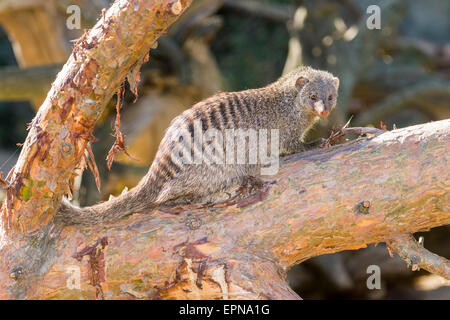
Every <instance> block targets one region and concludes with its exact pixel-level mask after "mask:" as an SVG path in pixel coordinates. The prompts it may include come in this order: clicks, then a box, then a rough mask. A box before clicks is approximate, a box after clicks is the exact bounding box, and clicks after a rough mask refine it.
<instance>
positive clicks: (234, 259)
mask: <svg viewBox="0 0 450 320" xmlns="http://www.w3.org/2000/svg"><path fill="white" fill-rule="evenodd" d="M449 138H450V120H443V121H439V122H432V123H428V124H424V125H418V126H414V127H408V128H404V129H399V130H394V131H390V132H386V133H384V134H382V135H379V136H377V137H375V138H371V139H368V138H362V139H359V140H357V141H352V142H348V143H346V144H343V145H340V146H335V147H331V148H327V149H324V150H313V151H310V152H306V153H302V154H296V155H292V156H290V157H288V158H285V159H283V163H282V165H281V167H280V171H279V173H278V174H277V175H276V176H274V177H273V178H271V179H267V180H266V181H265V182H266V185H265V187H264V188H263V190H260V191H258V192H257V193H256V194H253V195H251V196H250V197H249V198H244V199H241V200H238V201H237V202H236V203H234V204H232V205H228V206H216V207H205V206H198V205H197V206H194V205H192V206H189V207H184V208H178V209H172V210H171V212H164V211H156V212H154V213H152V214H136V215H133V216H131V217H129V218H127V219H124V220H122V221H120V222H117V223H114V224H110V225H101V226H100V225H99V226H93V227H84V228H79V227H66V228H61V227H60V226H57V225H56V226H51V227H50V228H51V229H52V232H50V234H51V235H52V236H50V237H49V239H50V240H47V241H46V242H44V241H39V240H40V239H37V240H36V243H37V246H38V247H40V248H41V250H43V248H45V251H46V252H47V256H51V259H49V258H48V257H47V258H46V260H45V261H46V263H45V264H44V265H45V266H46V267H47V269H46V272H41V273H40V274H41V276H40V278H39V285H38V286H32V287H31V288H30V289H32V290H29V291H28V292H29V293H28V295H27V296H26V297H28V298H40V299H90V298H105V299H113V298H115V299H143V298H162V299H180V298H185V299H227V298H235V299H264V298H271V299H296V298H299V297H298V296H297V295H296V294H295V293H294V292H293V291H292V290H291V289H290V288H289V286H288V285H287V283H286V282H285V271H286V270H287V269H288V268H289V267H291V266H292V265H294V264H296V263H299V262H302V261H304V260H306V259H308V258H311V257H313V256H317V255H321V254H326V253H332V252H336V251H340V250H349V249H358V248H362V247H365V246H366V245H367V244H369V243H375V242H380V241H386V240H389V239H392V238H395V237H396V236H398V235H401V234H406V233H413V232H416V231H420V230H428V229H430V228H432V227H436V226H440V225H446V224H449V223H450V212H449V211H450V210H449V209H450V208H449V203H450V201H449V200H450V199H449V192H448V191H449V180H450V179H449V171H448V162H449V158H450V153H449V149H450V144H449V141H450V139H449ZM6 265H7V266H8V269H6V270H5V269H4V270H3V271H2V273H1V274H0V288H1V289H0V294H1V297H2V298H8V297H11V296H12V292H14V290H12V289H11V288H14V286H15V285H17V283H21V281H23V283H26V282H27V281H28V280H27V279H28V278H27V277H28V275H27V273H26V270H24V268H22V269H21V266H18V265H14V264H12V263H7V264H6ZM7 270H9V272H10V273H11V272H12V271H13V272H12V276H11V277H8V276H7V275H5V273H6V272H7ZM73 270H79V272H80V275H81V281H80V287H79V288H75V289H74V288H73V287H72V289H70V286H68V282H69V281H70V279H71V277H72V276H71V272H72V271H73ZM47 271H48V272H47ZM77 272H78V271H77ZM72 274H73V273H72ZM35 276H36V274H35Z"/></svg>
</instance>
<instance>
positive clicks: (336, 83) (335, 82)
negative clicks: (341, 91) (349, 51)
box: [333, 77, 339, 90]
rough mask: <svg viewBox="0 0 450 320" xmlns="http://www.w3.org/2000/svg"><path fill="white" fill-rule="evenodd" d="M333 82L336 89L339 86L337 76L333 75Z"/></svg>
mask: <svg viewBox="0 0 450 320" xmlns="http://www.w3.org/2000/svg"><path fill="white" fill-rule="evenodd" d="M333 84H334V87H335V88H336V90H337V89H338V88H339V78H337V77H334V78H333Z"/></svg>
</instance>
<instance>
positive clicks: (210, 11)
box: [0, 0, 450, 299]
mask: <svg viewBox="0 0 450 320" xmlns="http://www.w3.org/2000/svg"><path fill="white" fill-rule="evenodd" d="M110 2H111V1H108V0H0V171H1V172H3V173H4V176H5V175H7V173H8V172H9V171H10V170H11V168H12V167H13V166H14V164H15V162H16V160H17V158H18V155H19V153H20V146H18V145H17V144H18V143H22V142H23V141H24V140H25V137H26V135H27V131H26V128H27V124H28V123H29V122H30V121H31V119H32V118H33V116H34V114H35V112H36V110H37V108H39V106H40V105H41V103H42V102H43V101H44V99H45V97H46V94H47V92H48V90H49V88H50V86H51V83H52V82H53V81H54V79H55V77H56V75H57V73H58V72H59V70H60V69H61V67H62V64H64V62H65V61H66V60H67V58H68V56H69V54H70V53H71V50H72V47H73V40H75V39H77V38H79V37H80V36H81V35H82V34H83V31H84V29H89V28H90V27H92V26H93V25H94V24H95V22H96V21H97V20H98V18H99V17H100V16H101V10H102V9H103V8H107V7H108V6H109V4H110ZM372 4H376V5H378V6H379V8H380V18H381V21H380V22H381V24H380V26H381V28H380V29H369V28H368V27H367V21H368V19H369V20H370V19H371V18H370V17H371V16H372V15H373V14H374V12H373V11H370V12H369V13H368V12H367V8H368V7H369V6H370V5H372ZM70 5H77V6H78V8H80V10H79V13H80V28H75V29H72V27H73V24H74V23H75V24H76V22H77V21H76V20H73V19H76V18H74V16H73V14H74V13H75V14H76V10H75V11H73V10H70V9H69V11H68V9H67V8H68V7H69V6H70ZM72 8H73V7H72ZM372 19H373V18H372ZM371 21H372V22H373V20H371ZM298 65H311V66H313V67H315V68H320V69H326V70H329V71H331V72H332V73H334V74H335V75H337V76H338V77H339V78H340V79H341V81H340V90H339V100H338V108H336V110H335V111H334V112H333V114H332V116H331V117H330V119H327V120H325V121H323V122H321V123H320V125H319V126H317V127H316V128H315V129H314V130H313V132H312V133H311V139H314V138H316V137H318V136H326V135H327V134H329V131H330V129H331V128H332V126H342V125H343V124H344V123H345V122H347V120H348V119H349V118H350V117H351V116H353V119H352V121H351V126H362V125H371V126H376V127H380V126H384V125H385V126H386V127H387V129H389V130H390V129H392V128H393V127H397V128H400V127H405V126H409V125H414V124H419V123H424V122H428V121H433V120H440V119H447V118H450V1H442V0H416V1H400V0H397V1H395V0H391V1H373V0H372V1H366V0H334V1H333V0H330V1H323V0H304V1H301V0H195V1H194V3H193V5H192V6H191V7H190V8H189V9H188V11H186V12H185V13H184V14H183V15H182V16H181V17H180V19H179V20H178V21H177V22H176V23H175V24H174V25H172V26H171V28H170V29H169V32H168V33H167V34H166V35H164V36H163V37H161V38H160V39H159V41H158V46H157V47H156V48H154V49H152V50H151V52H150V60H149V62H148V63H146V64H144V65H143V68H142V75H141V79H142V80H141V82H140V84H139V99H138V100H137V101H136V102H134V99H135V97H134V95H133V93H132V92H131V91H130V90H129V89H127V91H126V93H125V103H124V107H123V109H122V121H121V130H122V132H123V133H124V134H125V141H126V144H127V146H128V150H129V153H130V154H131V155H132V156H134V157H135V158H138V159H139V161H135V160H133V159H130V158H128V157H126V156H123V155H121V156H120V157H119V159H118V161H117V162H115V163H114V164H113V167H112V169H111V171H108V170H107V168H106V161H105V158H106V154H107V153H108V151H109V149H110V148H111V146H112V144H113V143H114V137H113V136H112V133H113V123H114V119H115V103H116V98H115V97H114V98H113V99H112V100H111V101H110V102H109V104H108V108H107V111H106V112H105V113H104V115H103V116H102V119H101V120H100V121H99V123H98V126H97V129H96V130H95V133H94V135H95V137H96V138H97V139H98V141H97V142H95V143H93V144H92V148H93V151H94V154H95V157H96V160H97V165H98V167H99V171H100V176H101V181H102V189H101V192H100V193H99V192H98V191H97V188H96V185H95V181H94V178H93V175H92V173H91V172H89V171H88V170H85V172H84V173H83V175H82V176H80V177H79V178H77V180H76V183H75V189H76V190H75V193H74V201H75V202H76V203H78V204H80V205H82V206H85V205H89V204H93V203H95V202H97V201H99V200H106V199H108V197H109V195H110V194H113V195H116V194H118V193H120V192H121V191H122V190H123V188H124V187H128V188H131V187H133V186H134V185H135V184H136V183H137V182H138V181H139V180H140V178H141V177H142V176H143V175H144V174H145V173H146V172H147V170H148V167H149V165H150V164H151V162H152V159H153V156H154V154H155V152H156V150H157V147H158V145H159V142H160V140H161V138H162V136H163V134H164V130H165V129H166V128H167V126H168V125H169V123H170V121H171V120H172V118H173V117H175V116H176V115H178V114H179V113H181V112H182V111H183V110H184V109H187V108H189V107H190V106H192V105H193V104H194V103H195V102H197V101H200V100H202V99H204V98H206V97H208V96H210V95H212V94H214V93H215V92H217V91H235V90H243V89H247V88H255V87H260V86H264V85H265V84H267V83H269V82H272V81H274V80H276V79H277V78H278V77H279V76H280V75H282V74H283V73H285V72H288V71H290V70H291V69H293V68H295V67H296V66H298ZM381 122H382V123H383V124H381ZM407 169H408V168H405V170H407ZM2 192H3V190H0V202H1V201H3V199H4V194H3V193H2ZM449 229H450V227H449V226H445V227H440V228H435V229H433V230H431V231H430V232H426V233H422V234H420V235H422V236H424V237H425V247H426V248H427V249H429V250H431V251H433V252H435V253H437V254H439V255H442V256H444V257H446V258H450V232H449V231H450V230H449ZM417 236H419V234H418V235H417ZM370 265H378V266H379V267H380V269H381V289H379V290H377V289H375V290H369V289H368V288H367V286H366V280H367V278H368V277H369V276H370V274H368V273H367V267H368V266H370ZM288 279H289V282H290V283H291V286H292V287H293V288H294V290H296V291H297V292H298V293H299V294H300V296H301V297H303V298H304V299H326V298H334V299H450V282H449V281H445V280H443V279H442V278H440V277H438V276H434V275H430V274H428V273H427V272H424V271H419V272H417V271H416V272H412V271H411V270H409V269H408V268H407V266H406V264H405V263H404V262H403V261H402V260H401V259H400V258H398V257H394V258H391V257H390V256H389V254H388V251H387V249H386V246H385V245H384V244H378V245H377V246H374V245H370V246H368V247H367V248H365V249H361V250H358V251H345V252H340V253H336V254H332V255H325V256H320V257H316V258H314V259H311V260H309V261H306V262H304V263H302V264H301V265H298V266H296V267H294V268H292V270H290V271H289V274H288Z"/></svg>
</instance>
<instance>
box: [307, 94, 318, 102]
mask: <svg viewBox="0 0 450 320" xmlns="http://www.w3.org/2000/svg"><path fill="white" fill-rule="evenodd" d="M309 98H310V99H311V100H312V101H316V100H317V96H316V95H315V94H312V95H310V96H309Z"/></svg>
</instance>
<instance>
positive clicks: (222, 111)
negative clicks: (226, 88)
mask: <svg viewBox="0 0 450 320" xmlns="http://www.w3.org/2000/svg"><path fill="white" fill-rule="evenodd" d="M219 113H220V116H221V117H222V123H223V124H224V126H225V127H227V124H229V123H230V119H229V118H228V115H227V108H226V106H225V103H224V102H223V101H221V102H220V104H219Z"/></svg>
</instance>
